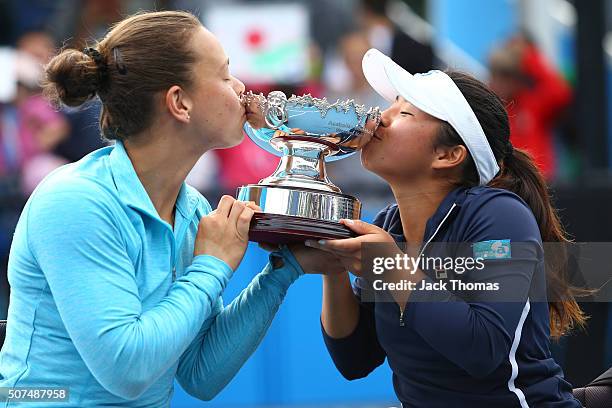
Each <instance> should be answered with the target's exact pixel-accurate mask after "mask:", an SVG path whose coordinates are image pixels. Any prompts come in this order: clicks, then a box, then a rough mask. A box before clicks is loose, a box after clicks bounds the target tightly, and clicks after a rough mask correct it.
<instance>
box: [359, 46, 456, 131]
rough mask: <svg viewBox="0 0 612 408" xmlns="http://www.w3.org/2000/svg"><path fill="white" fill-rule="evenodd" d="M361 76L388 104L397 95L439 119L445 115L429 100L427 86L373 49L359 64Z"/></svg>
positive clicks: (443, 118)
mask: <svg viewBox="0 0 612 408" xmlns="http://www.w3.org/2000/svg"><path fill="white" fill-rule="evenodd" d="M361 67H362V69H363V74H364V76H365V78H366V80H367V81H368V83H369V84H370V86H371V87H372V88H373V89H374V90H375V91H376V92H377V93H378V94H379V95H380V96H382V97H383V98H385V99H386V100H387V101H389V102H393V101H395V98H396V97H397V96H398V95H399V96H401V97H402V98H404V99H406V100H407V101H408V102H410V103H411V104H413V105H414V106H416V107H417V108H419V109H420V110H422V111H424V112H427V113H429V114H430V115H432V116H435V117H437V118H439V119H442V120H445V117H444V116H445V115H444V114H443V113H442V112H440V111H439V110H438V109H436V104H435V103H432V101H431V100H430V98H429V96H428V93H429V92H430V90H428V88H427V86H425V83H423V81H422V80H421V81H419V80H417V77H415V76H413V75H412V74H411V73H410V72H408V71H406V70H405V69H404V68H402V67H401V66H399V65H398V64H397V63H395V62H394V61H393V60H392V59H391V58H389V57H387V56H386V55H385V54H383V53H382V52H380V51H378V50H377V49H375V48H372V49H370V50H368V52H366V53H365V55H364V56H363V60H362V63H361Z"/></svg>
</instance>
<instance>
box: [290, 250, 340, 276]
mask: <svg viewBox="0 0 612 408" xmlns="http://www.w3.org/2000/svg"><path fill="white" fill-rule="evenodd" d="M289 250H290V251H291V253H292V254H293V256H294V257H295V259H296V260H297V261H298V263H299V264H300V266H301V267H302V270H303V271H304V273H308V274H317V275H337V274H340V273H346V272H347V270H346V268H345V267H344V264H343V263H342V261H341V260H340V259H339V258H338V257H337V256H336V255H334V254H332V253H331V252H325V251H321V250H319V249H313V248H309V247H307V246H305V245H304V244H303V243H295V244H289Z"/></svg>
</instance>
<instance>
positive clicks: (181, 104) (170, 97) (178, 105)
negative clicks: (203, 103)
mask: <svg viewBox="0 0 612 408" xmlns="http://www.w3.org/2000/svg"><path fill="white" fill-rule="evenodd" d="M164 104H165V107H166V109H167V110H168V113H170V115H172V117H174V118H175V119H176V120H178V121H180V122H183V123H189V121H190V119H191V118H190V114H191V111H192V109H193V100H192V99H191V98H190V97H189V95H188V94H187V92H185V91H184V90H183V88H181V87H180V86H178V85H173V86H171V87H170V89H168V91H166V97H165V99H164Z"/></svg>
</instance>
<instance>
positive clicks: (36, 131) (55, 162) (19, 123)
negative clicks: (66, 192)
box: [0, 50, 68, 195]
mask: <svg viewBox="0 0 612 408" xmlns="http://www.w3.org/2000/svg"><path fill="white" fill-rule="evenodd" d="M15 55H16V57H15V58H16V64H15V69H16V78H17V93H16V95H15V97H14V100H13V101H12V102H11V103H8V104H4V105H2V106H0V146H1V147H2V149H0V174H5V175H8V174H15V173H19V174H21V187H22V189H23V192H24V194H26V195H29V193H31V192H32V190H33V189H34V187H35V186H36V184H38V182H39V181H40V180H41V179H42V178H43V177H44V176H45V175H46V174H47V173H48V172H49V171H51V170H53V169H54V168H56V167H57V166H59V165H61V164H63V163H64V161H63V160H61V159H59V158H57V157H55V156H53V155H52V154H51V152H52V150H53V148H55V146H56V145H57V144H58V143H59V142H60V141H61V140H62V139H64V138H65V137H66V135H67V134H68V123H67V122H66V120H65V119H64V117H63V116H62V115H61V114H60V113H58V112H56V111H54V110H53V108H52V107H51V106H49V103H48V102H47V100H46V99H44V98H43V96H42V95H41V94H40V89H39V87H38V85H39V82H40V79H41V75H42V64H41V63H40V61H39V60H37V59H36V58H35V57H34V56H32V55H30V54H28V53H27V52H25V51H21V50H19V51H18V52H17V53H16V54H15Z"/></svg>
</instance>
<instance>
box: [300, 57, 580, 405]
mask: <svg viewBox="0 0 612 408" xmlns="http://www.w3.org/2000/svg"><path fill="white" fill-rule="evenodd" d="M363 69H364V74H365V76H366V78H367V79H368V81H369V82H370V84H371V85H372V87H373V88H374V89H375V90H376V91H377V92H378V93H380V94H381V95H382V96H383V97H384V98H386V99H387V100H389V101H390V102H392V104H391V106H390V107H389V108H388V109H387V110H385V111H384V112H383V114H382V123H381V125H380V127H379V128H378V129H377V131H376V133H375V134H374V137H373V138H372V141H371V142H370V143H368V144H367V145H366V146H365V147H364V149H363V151H362V156H361V158H362V162H363V165H364V167H365V168H366V169H368V170H370V171H372V172H374V173H376V174H378V175H379V176H381V177H382V178H383V179H385V180H386V181H387V182H388V183H389V185H390V186H391V189H392V191H393V193H394V196H395V199H396V202H397V203H396V204H393V205H391V206H389V207H387V208H386V209H384V210H383V211H381V212H380V213H379V214H378V216H377V217H376V219H375V220H374V225H371V224H367V223H364V222H361V221H357V220H353V221H351V220H344V221H343V222H344V223H345V224H346V225H347V226H348V227H349V228H351V229H352V230H353V231H355V232H356V233H358V234H359V236H358V237H357V238H353V239H346V240H336V241H319V242H307V244H308V246H312V247H315V248H317V249H322V250H324V251H328V253H329V256H332V257H333V258H332V259H334V260H335V261H336V262H337V265H336V267H334V268H329V267H327V268H326V264H325V263H321V261H324V262H329V261H330V260H331V259H330V258H329V257H328V258H324V257H322V256H321V255H320V253H319V254H317V256H313V255H312V253H308V251H307V250H306V249H295V254H296V256H297V258H298V260H299V261H300V262H301V264H302V265H303V266H304V270H306V271H307V272H310V271H320V270H326V274H325V275H324V276H323V306H322V314H321V323H322V329H323V335H324V339H325V342H326V345H327V348H328V350H329V352H330V354H331V356H332V358H333V360H334V363H335V364H336V366H337V368H338V369H339V371H340V372H341V373H342V375H344V376H345V377H346V378H348V379H356V378H361V377H365V376H367V375H368V374H369V373H370V372H371V371H372V370H374V369H375V368H376V367H378V366H379V365H381V364H382V363H383V362H384V360H385V359H388V362H389V365H390V366H391V369H392V371H393V385H394V388H395V391H396V394H397V396H398V398H399V399H400V401H401V402H402V404H403V406H404V407H470V408H473V407H496V408H499V407H521V408H526V407H579V406H580V404H579V403H578V401H577V400H575V399H574V398H573V396H572V389H571V386H570V384H569V383H568V382H567V381H565V380H564V378H563V373H562V370H561V368H560V367H559V366H558V365H557V364H556V363H555V361H554V360H553V359H552V358H551V354H550V351H549V337H550V335H551V334H552V335H553V336H559V335H561V334H562V333H563V332H565V331H566V330H567V329H568V328H569V327H571V326H572V325H574V324H581V323H582V322H583V320H584V317H583V315H582V313H581V311H580V309H579V308H578V306H577V304H576V302H575V300H574V299H573V297H572V289H571V288H570V287H569V286H568V285H567V283H566V282H565V281H564V280H563V279H562V276H563V274H562V271H560V270H559V269H555V268H550V267H549V268H547V270H546V272H545V267H544V266H545V265H544V263H545V262H544V258H543V249H542V242H543V241H544V242H552V241H557V242H559V241H561V242H562V241H565V237H564V234H563V231H562V229H561V225H560V223H559V219H558V218H557V215H556V213H555V210H554V209H553V208H552V206H551V204H550V199H549V196H548V194H547V190H546V186H545V184H544V182H543V180H542V176H541V175H540V174H539V173H538V171H537V168H536V167H535V165H534V163H533V162H532V161H531V159H530V158H529V157H528V156H527V155H526V154H525V153H524V152H522V151H520V150H517V149H514V148H513V147H512V145H511V144H510V142H509V128H508V117H507V114H506V111H505V109H504V106H503V104H502V102H501V101H500V100H499V98H497V96H496V95H495V94H494V93H492V92H491V91H490V90H488V89H487V88H486V87H485V86H484V85H483V84H482V83H480V82H479V81H477V80H476V79H474V78H472V77H470V76H468V75H465V74H460V73H455V72H449V73H448V74H447V73H444V72H440V71H430V72H429V73H427V74H421V75H414V76H413V75H411V74H409V73H408V72H406V71H405V70H403V69H402V68H400V67H399V66H398V65H396V64H395V63H394V62H393V61H392V60H391V59H389V58H388V57H386V56H384V55H383V54H381V53H380V52H378V51H376V50H370V51H369V52H368V53H367V54H366V55H365V56H364V60H363ZM370 242H382V243H388V245H386V246H384V247H383V249H380V247H378V248H379V249H378V250H376V249H371V250H372V251H375V252H371V253H370V254H368V256H369V257H375V256H377V255H379V254H382V255H384V258H387V257H388V258H394V259H395V256H396V255H403V254H402V252H400V249H399V248H398V247H397V245H396V244H395V243H396V242H403V243H406V244H408V249H407V251H408V255H411V257H412V259H426V258H428V259H433V262H431V263H429V261H428V263H427V264H425V263H419V264H418V267H417V268H414V267H411V266H408V267H405V266H397V265H396V264H392V265H391V266H389V267H388V269H387V270H385V271H384V274H381V275H377V277H375V278H372V277H373V275H372V274H371V273H368V271H365V270H362V265H361V260H362V259H364V258H362V252H361V245H362V244H363V243H370ZM444 243H446V244H447V246H446V248H444V245H443V244H444ZM366 248H367V247H366ZM441 248H442V249H441ZM376 251H380V252H376ZM441 254H442V255H444V254H446V255H454V256H455V258H454V259H458V258H457V257H456V255H457V254H463V255H467V256H468V257H472V258H473V260H474V264H473V265H476V262H478V258H480V262H482V267H481V268H476V267H474V266H473V267H472V270H471V271H468V272H465V270H459V268H456V267H453V266H452V265H453V264H452V263H451V264H450V266H446V265H448V263H447V262H446V261H445V263H444V265H445V266H444V267H442V268H441V267H440V266H436V265H440V263H438V264H436V263H435V259H436V256H440V255H441ZM384 258H383V259H384ZM338 264H339V265H338ZM401 265H403V264H401ZM424 265H425V266H424ZM456 265H458V264H456ZM548 266H550V265H548ZM347 270H350V271H351V272H353V273H354V274H356V275H358V276H359V277H358V278H357V279H356V281H355V285H354V288H353V287H352V286H351V283H350V280H349V276H348V273H347ZM545 273H549V274H550V275H549V276H548V279H547V281H548V284H549V285H550V286H549V288H548V289H549V293H551V294H552V296H554V299H547V297H546V293H545V291H544V292H543V288H544V286H545V285H544V284H543V283H544V282H545V281H546V278H545V276H544V275H545ZM377 279H378V280H380V281H382V283H381V282H379V283H378V284H375V281H376V280H377ZM452 281H460V282H462V283H464V284H466V285H464V286H461V285H460V284H458V283H455V284H453V283H452ZM382 284H386V286H382ZM391 284H400V285H399V286H395V288H396V289H397V288H399V289H397V290H395V289H394V287H393V286H392V285H391ZM467 284H469V285H467ZM477 284H478V285H477ZM483 284H484V285H483ZM402 285H403V286H402ZM453 285H455V286H456V287H455V286H453ZM465 287H467V289H464V288H465ZM496 287H497V289H496ZM404 288H407V289H412V290H404ZM474 288H476V289H474ZM530 297H531V298H530ZM547 300H550V301H551V303H550V307H549V305H548V304H547Z"/></svg>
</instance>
